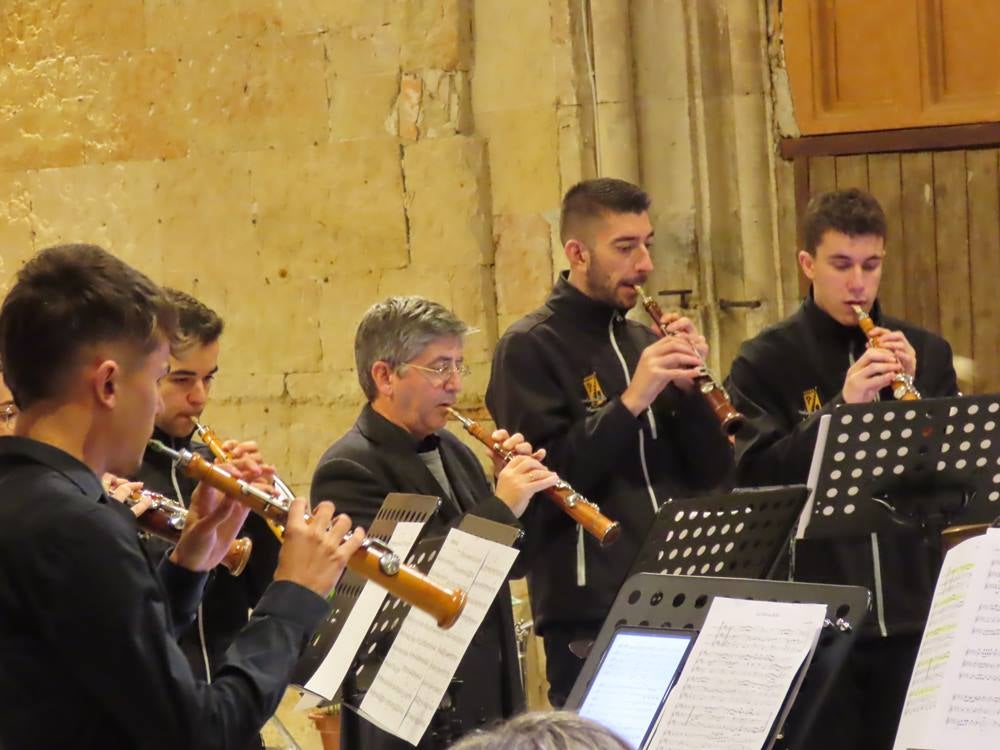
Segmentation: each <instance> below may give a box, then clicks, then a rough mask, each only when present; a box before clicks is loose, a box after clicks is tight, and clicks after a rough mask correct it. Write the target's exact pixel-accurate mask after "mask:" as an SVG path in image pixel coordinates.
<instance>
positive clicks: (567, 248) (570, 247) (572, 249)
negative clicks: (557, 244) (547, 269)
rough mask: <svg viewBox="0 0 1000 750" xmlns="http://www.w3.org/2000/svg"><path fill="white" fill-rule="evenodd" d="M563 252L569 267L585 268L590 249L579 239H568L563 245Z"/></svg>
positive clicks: (588, 259) (588, 260)
mask: <svg viewBox="0 0 1000 750" xmlns="http://www.w3.org/2000/svg"><path fill="white" fill-rule="evenodd" d="M563 252H565V253H566V259H567V260H568V261H569V267H570V268H573V269H576V268H586V267H587V264H588V263H589V262H590V251H589V250H587V247H586V245H584V244H583V243H582V242H580V241H579V240H569V241H568V242H567V243H566V244H565V245H564V246H563Z"/></svg>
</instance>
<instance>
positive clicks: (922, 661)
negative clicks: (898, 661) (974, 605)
mask: <svg viewBox="0 0 1000 750" xmlns="http://www.w3.org/2000/svg"><path fill="white" fill-rule="evenodd" d="M983 541H984V540H983V538H982V537H975V538H973V539H967V540H966V541H964V542H962V543H961V544H959V545H958V546H957V547H955V548H954V549H952V550H950V551H949V552H948V555H947V557H945V560H944V564H943V565H942V566H941V572H940V573H939V574H938V580H937V585H936V586H935V588H934V596H933V598H932V599H931V607H930V610H929V613H928V615H927V624H926V625H925V626H924V635H923V638H922V639H921V641H920V648H919V649H918V651H917V658H916V662H915V663H914V666H913V673H912V674H911V675H910V686H909V688H907V691H906V700H905V702H904V703H903V713H902V716H901V718H900V722H899V728H898V729H897V730H896V741H895V743H894V744H893V750H905V749H906V748H908V747H919V746H920V745H921V743H923V742H926V740H927V732H928V731H929V730H930V728H931V726H932V724H933V719H934V714H935V709H936V708H937V705H938V700H939V698H940V695H941V690H942V688H943V687H944V678H945V673H946V672H947V666H948V659H949V657H950V656H951V653H952V648H953V647H954V645H955V637H956V635H957V633H958V627H959V624H960V623H961V620H962V611H963V607H964V605H965V600H966V597H967V595H968V592H969V590H970V588H969V586H970V582H971V579H972V577H973V573H974V571H975V569H976V559H977V557H978V556H979V551H980V548H981V546H982V544H983Z"/></svg>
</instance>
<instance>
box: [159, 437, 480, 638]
mask: <svg viewBox="0 0 1000 750" xmlns="http://www.w3.org/2000/svg"><path fill="white" fill-rule="evenodd" d="M149 446H150V447H151V448H152V449H153V450H156V451H159V452H160V453H164V454H166V455H168V456H170V458H172V459H173V460H174V462H175V464H176V465H177V466H178V467H180V468H181V469H182V470H183V471H184V472H185V473H186V474H187V475H188V476H190V477H193V478H194V479H197V480H199V481H202V482H205V483H206V484H209V485H211V486H212V487H214V488H216V489H217V490H220V491H222V492H224V493H225V494H227V495H229V496H230V497H233V498H236V499H237V500H239V501H240V502H241V503H243V504H244V505H246V506H247V507H248V508H250V510H252V511H253V512H254V513H256V514H257V515H259V516H261V517H263V518H265V519H267V520H270V521H273V522H274V523H275V524H277V525H278V526H279V527H281V528H284V526H285V524H287V523H288V504H287V501H286V500H284V499H283V498H279V497H274V496H273V495H270V494H268V493H267V492H264V490H262V489H259V488H257V487H254V486H253V485H252V484H250V483H249V482H246V481H244V480H242V479H239V478H237V477H234V476H233V475H232V474H230V473H229V472H228V471H226V470H225V469H222V468H221V467H219V466H215V465H214V464H212V463H210V462H209V461H207V460H206V459H204V458H202V456H200V455H199V454H197V453H192V452H191V451H188V450H183V449H181V450H176V451H175V450H172V449H171V448H168V447H167V446H165V445H164V444H163V443H161V442H160V441H158V440H150V441H149ZM310 520H311V516H309V515H308V514H307V515H306V521H310ZM348 536H349V535H348ZM347 538H348V537H345V538H344V540H345V541H346V540H347ZM347 567H348V568H350V569H351V570H353V571H354V572H355V573H357V574H358V575H361V576H363V577H365V578H367V579H368V580H369V581H373V582H374V583H376V584H378V585H379V586H381V587H382V588H384V589H385V590H386V591H388V592H389V593H390V594H393V595H395V596H397V597H398V598H400V599H402V600H403V601H405V602H406V603H407V604H410V605H411V606H414V607H416V608H417V609H422V610H423V611H424V612H426V613H427V614H429V615H430V616H431V617H433V618H434V619H435V620H437V624H438V627H441V628H450V627H451V626H452V625H454V624H455V622H456V621H457V620H458V617H459V615H460V614H462V609H463V608H464V607H465V599H466V594H465V592H464V591H462V590H461V589H456V590H453V589H449V588H447V587H445V586H441V585H439V584H437V583H434V582H433V581H431V580H430V579H429V578H427V576H425V575H424V574H423V573H421V572H420V571H418V570H416V569H415V568H412V567H410V566H408V565H404V564H403V562H402V561H401V560H400V558H399V555H397V554H396V553H395V552H393V551H392V550H391V549H390V548H389V546H388V545H386V544H385V543H383V542H381V541H379V540H378V539H375V538H373V537H366V538H365V540H364V541H363V542H362V543H361V548H360V549H358V551H357V552H355V553H354V554H353V555H352V556H351V557H350V559H349V560H348V562H347Z"/></svg>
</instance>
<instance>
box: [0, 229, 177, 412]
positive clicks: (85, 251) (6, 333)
mask: <svg viewBox="0 0 1000 750" xmlns="http://www.w3.org/2000/svg"><path fill="white" fill-rule="evenodd" d="M175 325H176V313H175V312H174V310H173V307H172V306H171V305H170V303H169V301H168V300H167V298H166V296H165V295H164V293H163V290H162V289H160V287H158V286H157V285H156V284H154V283H153V282H152V281H150V280H149V279H148V278H147V277H146V276H145V275H143V274H142V273H140V272H139V271H136V270H135V269H134V268H132V267H131V266H129V265H128V264H126V263H125V262H124V261H122V260H119V259H118V258H116V257H115V256H113V255H111V253H109V252H107V251H106V250H103V249H101V248H100V247H97V246H96V245H59V246H56V247H50V248H48V249H46V250H42V251H41V252H39V253H38V254H37V255H35V256H34V257H33V258H32V259H31V260H29V261H28V262H27V263H26V264H25V265H24V267H23V268H22V269H21V270H20V271H19V272H18V274H17V279H16V280H15V282H14V286H13V287H12V288H11V290H10V292H9V293H8V295H7V297H6V298H5V299H4V301H3V305H2V306H0V362H2V363H3V365H2V366H3V377H4V380H6V381H7V386H8V387H9V388H10V390H11V393H13V394H14V401H15V403H16V404H17V405H18V407H19V408H21V409H25V408H27V407H29V406H31V405H32V404H34V403H35V402H37V401H41V400H43V399H46V398H51V397H52V396H54V395H56V394H58V393H59V391H60V390H61V389H62V388H64V387H65V382H64V381H65V378H66V377H67V376H68V375H69V373H70V372H71V371H72V369H73V368H74V367H75V366H76V365H77V358H78V355H79V354H80V351H81V350H82V349H84V348H85V347H87V346H93V345H95V344H98V343H104V342H124V343H127V344H128V345H129V346H131V347H133V348H134V349H135V350H136V352H137V353H141V354H142V355H143V356H145V355H147V354H149V353H150V352H151V351H153V349H155V348H156V346H157V345H158V344H159V343H160V342H162V341H164V340H165V339H166V340H169V339H170V338H172V337H173V333H174V327H175Z"/></svg>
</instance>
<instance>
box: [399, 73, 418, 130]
mask: <svg viewBox="0 0 1000 750" xmlns="http://www.w3.org/2000/svg"><path fill="white" fill-rule="evenodd" d="M423 98H424V81H423V79H422V78H421V77H420V76H419V75H418V74H417V73H404V74H403V77H402V78H401V79H400V81H399V98H398V99H397V101H396V123H397V127H398V131H397V132H398V133H399V137H400V138H402V139H403V140H405V141H415V140H417V139H418V138H419V137H420V115H421V112H420V107H421V104H422V103H423Z"/></svg>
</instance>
